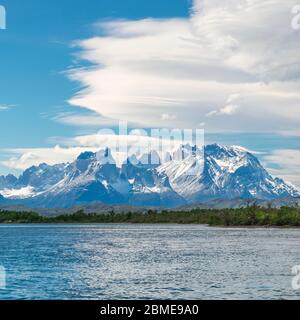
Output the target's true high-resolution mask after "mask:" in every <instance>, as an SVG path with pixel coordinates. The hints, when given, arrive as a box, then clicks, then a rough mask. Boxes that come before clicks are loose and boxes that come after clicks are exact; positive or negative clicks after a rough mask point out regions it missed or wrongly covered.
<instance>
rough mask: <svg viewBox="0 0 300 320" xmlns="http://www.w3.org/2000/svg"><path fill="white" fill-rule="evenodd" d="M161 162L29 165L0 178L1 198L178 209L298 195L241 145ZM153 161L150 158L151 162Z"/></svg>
mask: <svg viewBox="0 0 300 320" xmlns="http://www.w3.org/2000/svg"><path fill="white" fill-rule="evenodd" d="M167 158H168V160H165V158H164V160H161V159H160V157H159V155H158V153H156V152H155V151H152V152H151V153H150V154H145V155H142V156H139V157H138V156H135V155H132V156H131V157H130V158H128V159H127V160H126V161H125V162H124V163H123V165H122V166H118V165H117V164H116V162H115V160H114V157H113V155H112V153H111V151H110V150H109V149H108V148H106V149H104V150H101V151H99V152H98V153H92V152H85V153H82V154H81V155H79V157H78V158H77V159H76V160H75V161H74V162H73V163H71V164H59V165H55V166H49V165H47V164H41V165H40V166H37V167H32V168H29V169H28V170H26V171H24V173H23V174H22V175H21V176H20V177H19V178H16V177H14V176H11V175H10V176H7V177H0V194H1V195H2V196H4V199H3V197H0V198H1V201H5V200H7V201H9V202H10V203H18V204H25V205H30V206H35V207H48V208H54V207H61V208H66V207H72V206H74V205H79V204H90V203H105V204H129V205H136V206H161V207H176V206H182V205H187V204H193V203H197V202H198V203H199V202H207V201H211V200H214V199H224V200H231V199H236V198H242V199H260V200H273V199H281V198H282V199H283V198H289V197H300V193H299V191H298V190H297V189H296V188H294V187H293V186H290V185H288V184H287V183H285V182H284V181H283V180H281V179H278V178H273V177H272V176H271V175H270V174H269V173H268V172H267V171H266V170H265V169H264V168H263V166H262V165H261V164H260V162H259V161H258V159H257V158H256V157H255V156H254V155H252V154H251V153H249V152H248V151H247V150H245V149H243V148H241V147H223V146H220V145H217V144H214V145H208V146H206V147H204V148H203V149H199V148H197V147H191V146H189V145H186V146H182V147H180V148H179V149H177V150H175V151H174V152H173V154H170V155H168V157H167ZM151 159H152V160H153V159H155V160H154V163H153V161H152V162H151V161H148V160H151Z"/></svg>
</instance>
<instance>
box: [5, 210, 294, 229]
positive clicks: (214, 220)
mask: <svg viewBox="0 0 300 320" xmlns="http://www.w3.org/2000/svg"><path fill="white" fill-rule="evenodd" d="M0 223H2V224H12V223H33V224H41V223H48V224H49V223H50V224H51V223H141V224H143V223H145V224H148V223H152V224H156V223H160V224H164V223H166V224H206V225H209V226H224V227H226V226H228V227H235V226H236V227H239V226H246V227H299V226H300V208H299V207H282V208H280V209H275V208H259V207H255V206H252V207H248V208H240V209H222V210H217V209H211V210H206V209H194V210H192V211H162V212H157V211H153V210H149V211H148V212H147V213H133V212H128V213H114V212H113V211H112V212H109V213H107V214H93V213H89V214H86V213H84V211H82V210H81V211H78V212H76V213H74V214H68V215H59V216H55V217H53V216H52V217H47V216H42V215H39V214H37V213H35V212H14V211H0Z"/></svg>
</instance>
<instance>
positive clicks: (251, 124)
mask: <svg viewBox="0 0 300 320" xmlns="http://www.w3.org/2000/svg"><path fill="white" fill-rule="evenodd" d="M293 5H294V0H286V1H281V0H267V1H260V0H227V1H220V0H195V1H194V6H193V13H192V16H191V17H190V18H188V19H144V20H137V21H126V20H125V21H109V22H102V23H99V24H98V25H97V27H98V28H99V34H100V33H101V34H102V35H101V36H98V37H94V38H91V39H87V40H83V41H78V42H77V43H76V46H77V47H78V48H79V49H80V50H79V52H78V56H79V58H80V59H82V60H85V61H88V62H89V63H92V64H93V65H94V66H93V67H91V68H80V69H73V70H71V71H70V72H69V73H68V74H69V77H70V78H71V79H72V80H75V81H78V82H79V83H80V84H81V86H82V88H83V89H82V90H81V91H79V92H78V93H77V94H76V95H75V96H73V97H72V98H71V99H70V101H69V102H70V103H71V104H72V105H76V106H81V107H83V108H88V109H90V110H92V111H94V112H97V113H99V114H101V115H103V116H105V117H108V118H115V119H121V120H124V119H126V120H129V121H133V122H137V123H140V124H141V125H144V126H145V127H151V126H156V127H157V126H164V125H165V122H166V121H165V120H166V119H164V118H165V117H162V115H164V114H165V115H167V114H168V115H172V119H168V120H172V121H169V122H170V123H169V125H170V126H173V127H179V126H180V127H196V126H197V125H198V124H199V122H201V121H203V119H205V116H206V115H207V114H209V113H212V112H215V114H218V115H219V116H218V117H210V118H209V121H206V122H207V123H206V129H207V130H210V131H232V130H233V131H243V132H245V131H249V132H262V131H268V132H270V131H271V132H287V131H291V130H296V129H297V128H298V126H299V125H298V124H299V121H300V109H299V101H300V93H299V77H300V58H299V51H300V42H299V33H297V32H295V30H293V29H292V28H291V26H290V24H291V18H292V17H291V7H292V6H293ZM233 92H238V94H234V95H236V96H235V97H234V99H237V100H239V103H233V102H229V103H225V102H226V101H227V100H228V97H230V96H233V94H232V93H233ZM241 97H242V98H241ZM240 98H241V99H240ZM228 115H230V117H228ZM224 116H227V117H226V121H224V119H223V117H224ZM266 119H268V121H266Z"/></svg>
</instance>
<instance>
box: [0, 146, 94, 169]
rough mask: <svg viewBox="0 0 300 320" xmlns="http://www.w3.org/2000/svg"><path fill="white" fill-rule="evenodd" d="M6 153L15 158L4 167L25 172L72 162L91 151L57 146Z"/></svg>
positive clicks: (10, 159)
mask: <svg viewBox="0 0 300 320" xmlns="http://www.w3.org/2000/svg"><path fill="white" fill-rule="evenodd" d="M4 151H5V152H6V153H9V154H13V156H12V157H11V158H9V159H8V160H4V161H1V164H2V165H4V166H5V167H8V168H11V169H18V170H25V169H27V168H29V167H31V166H34V165H39V164H41V163H47V164H50V165H54V164H57V163H65V162H71V161H73V160H74V159H75V158H76V157H77V156H78V155H79V154H80V153H81V152H84V151H89V150H87V148H85V147H84V148H81V147H74V148H61V147H59V146H56V147H54V148H31V149H9V150H4ZM91 151H93V150H91ZM95 151H96V150H95Z"/></svg>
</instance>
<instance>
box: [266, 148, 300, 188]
mask: <svg viewBox="0 0 300 320" xmlns="http://www.w3.org/2000/svg"><path fill="white" fill-rule="evenodd" d="M263 161H264V163H265V165H266V167H267V168H268V170H269V171H270V172H271V173H272V174H273V175H274V176H278V177H281V178H283V179H284V180H286V181H289V182H291V183H292V184H294V185H296V186H298V187H299V188H300V150H290V149H281V150H274V151H273V152H272V153H271V154H270V155H266V156H264V157H263Z"/></svg>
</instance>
